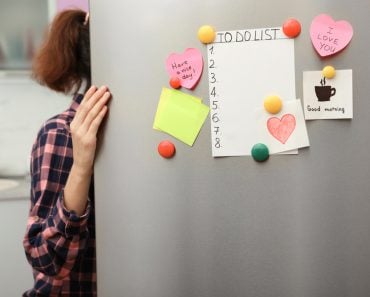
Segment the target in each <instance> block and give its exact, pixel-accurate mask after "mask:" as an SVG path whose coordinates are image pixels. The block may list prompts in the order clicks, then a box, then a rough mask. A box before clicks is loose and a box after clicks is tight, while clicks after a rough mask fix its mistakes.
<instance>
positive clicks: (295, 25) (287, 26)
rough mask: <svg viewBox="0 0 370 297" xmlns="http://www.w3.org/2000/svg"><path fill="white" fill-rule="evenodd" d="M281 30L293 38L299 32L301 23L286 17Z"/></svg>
mask: <svg viewBox="0 0 370 297" xmlns="http://www.w3.org/2000/svg"><path fill="white" fill-rule="evenodd" d="M283 32H284V34H285V35H286V36H288V37H289V38H295V37H297V36H298V35H299V34H300V33H301V23H300V22H298V21H297V20H296V19H287V20H286V21H285V22H284V24H283Z"/></svg>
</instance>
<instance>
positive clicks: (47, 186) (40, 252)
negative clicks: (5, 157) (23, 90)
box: [23, 94, 96, 297]
mask: <svg viewBox="0 0 370 297" xmlns="http://www.w3.org/2000/svg"><path fill="white" fill-rule="evenodd" d="M82 98H83V95H80V94H77V95H76V96H75V97H74V98H73V102H72V105H71V107H70V108H69V109H68V110H66V111H65V112H63V113H61V114H59V115H57V116H55V117H53V118H51V119H50V120H48V121H47V122H46V123H45V124H44V125H43V127H42V128H41V130H40V131H39V133H38V136H37V139H36V141H35V143H34V145H33V148H32V156H31V208H30V212H29V218H28V224H27V231H26V235H25V237H24V241H23V245H24V248H25V251H26V256H27V259H28V261H29V263H30V264H31V265H32V268H33V275H34V280H35V283H34V287H33V288H32V289H30V290H29V291H27V292H25V293H24V294H23V296H71V297H77V296H78V297H80V296H96V265H95V263H96V258H95V221H94V197H93V196H94V192H93V184H91V187H90V191H89V202H88V206H87V209H86V212H85V214H83V215H82V216H80V217H79V216H77V215H76V213H74V212H73V211H68V210H67V209H66V208H65V207H64V205H63V189H64V186H65V184H66V182H67V178H68V174H69V172H70V169H71V166H72V163H73V154H72V138H71V133H70V129H69V126H70V123H71V121H72V119H73V117H74V115H75V113H76V109H77V107H78V106H79V103H80V102H81V100H82Z"/></svg>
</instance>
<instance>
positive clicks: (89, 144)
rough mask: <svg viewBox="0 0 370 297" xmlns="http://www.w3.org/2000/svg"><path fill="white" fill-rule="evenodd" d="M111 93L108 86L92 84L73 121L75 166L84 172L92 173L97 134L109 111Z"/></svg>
mask: <svg viewBox="0 0 370 297" xmlns="http://www.w3.org/2000/svg"><path fill="white" fill-rule="evenodd" d="M110 97H111V94H110V93H109V91H108V88H107V87H106V86H102V87H100V88H99V89H97V88H96V87H95V86H92V87H91V88H90V89H89V90H88V91H87V92H86V94H85V97H84V98H83V99H82V101H81V103H80V106H79V108H78V109H77V111H76V115H75V117H74V119H73V121H72V123H71V133H72V143H73V166H74V167H76V168H75V169H78V170H79V171H81V173H84V174H91V173H92V169H93V164H94V158H95V150H96V142H97V141H96V138H97V137H96V135H97V132H98V129H99V127H100V124H101V123H102V121H103V119H104V116H105V115H106V113H107V110H108V108H107V106H106V104H107V102H108V100H109V99H110Z"/></svg>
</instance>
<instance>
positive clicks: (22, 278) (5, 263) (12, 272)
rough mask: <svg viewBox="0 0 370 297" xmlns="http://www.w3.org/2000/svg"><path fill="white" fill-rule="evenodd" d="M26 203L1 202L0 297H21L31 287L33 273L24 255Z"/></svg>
mask: <svg viewBox="0 0 370 297" xmlns="http://www.w3.org/2000/svg"><path fill="white" fill-rule="evenodd" d="M28 207H29V202H28V201H27V200H14V201H0V218H1V224H0V234H1V246H0V263H1V265H0V275H1V277H0V288H1V289H0V290H1V294H0V295H1V296H9V297H12V296H21V294H22V293H23V292H24V291H26V290H27V289H30V288H31V287H32V284H33V278H32V271H31V268H30V266H29V265H28V262H27V260H26V257H25V255H24V251H23V246H22V240H23V236H24V232H25V230H26V223H27V212H28Z"/></svg>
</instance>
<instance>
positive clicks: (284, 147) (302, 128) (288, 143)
mask: <svg viewBox="0 0 370 297" xmlns="http://www.w3.org/2000/svg"><path fill="white" fill-rule="evenodd" d="M255 118H256V123H257V126H258V141H257V142H259V143H263V144H265V145H266V146H267V147H268V148H269V152H270V154H276V153H281V152H286V151H289V150H292V149H298V148H302V147H307V146H309V145H310V143H309V140H308V134H307V129H306V121H305V119H304V116H303V110H302V105H301V100H290V101H286V102H284V104H283V107H282V109H281V111H280V112H279V113H277V114H270V113H268V112H266V110H264V109H263V108H260V109H258V110H256V112H255Z"/></svg>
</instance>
